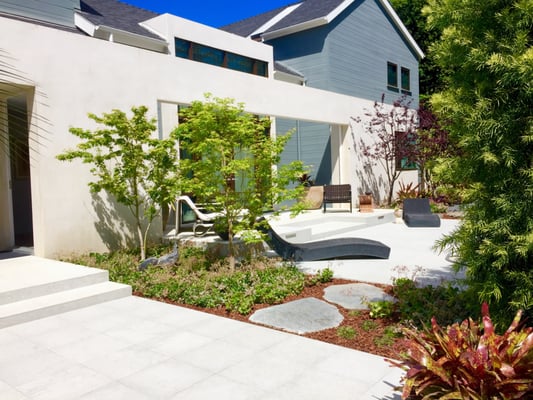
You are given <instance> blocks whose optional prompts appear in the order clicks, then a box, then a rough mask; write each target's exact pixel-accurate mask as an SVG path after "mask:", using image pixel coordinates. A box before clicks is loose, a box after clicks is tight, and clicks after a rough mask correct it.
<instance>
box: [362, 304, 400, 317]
mask: <svg viewBox="0 0 533 400" xmlns="http://www.w3.org/2000/svg"><path fill="white" fill-rule="evenodd" d="M368 308H369V309H370V313H369V315H370V318H389V317H391V316H392V314H393V313H394V303H393V302H392V301H388V300H378V301H373V302H370V303H368Z"/></svg>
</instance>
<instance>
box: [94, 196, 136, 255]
mask: <svg viewBox="0 0 533 400" xmlns="http://www.w3.org/2000/svg"><path fill="white" fill-rule="evenodd" d="M91 196H92V206H93V209H94V211H95V212H96V215H97V217H98V220H97V221H96V222H95V223H94V226H95V228H96V231H97V232H98V234H99V235H100V238H101V239H102V242H103V243H104V244H105V246H106V247H107V248H108V250H109V251H116V250H119V249H123V248H133V247H136V246H138V244H137V242H138V241H137V240H136V232H135V229H134V224H133V223H132V222H131V223H130V222H129V221H128V219H127V218H124V215H128V213H129V210H128V209H127V208H126V207H124V206H123V205H121V204H119V203H117V202H116V201H115V200H114V199H113V198H112V197H110V196H108V195H107V194H105V193H104V194H100V193H93V194H92V195H91Z"/></svg>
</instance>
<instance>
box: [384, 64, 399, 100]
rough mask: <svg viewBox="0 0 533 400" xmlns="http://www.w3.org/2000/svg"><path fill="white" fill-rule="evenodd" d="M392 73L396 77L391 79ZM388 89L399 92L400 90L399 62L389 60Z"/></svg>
mask: <svg viewBox="0 0 533 400" xmlns="http://www.w3.org/2000/svg"><path fill="white" fill-rule="evenodd" d="M391 68H392V70H391ZM391 73H393V74H394V79H391V78H392V77H391ZM393 81H394V82H393ZM387 89H388V90H390V91H393V92H397V93H398V92H399V91H400V89H399V87H398V64H396V63H393V62H391V61H387Z"/></svg>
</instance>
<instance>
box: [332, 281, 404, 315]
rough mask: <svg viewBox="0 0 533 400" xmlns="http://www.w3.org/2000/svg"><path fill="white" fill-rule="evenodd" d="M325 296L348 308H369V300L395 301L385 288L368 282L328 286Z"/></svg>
mask: <svg viewBox="0 0 533 400" xmlns="http://www.w3.org/2000/svg"><path fill="white" fill-rule="evenodd" d="M324 298H325V299H326V300H327V301H329V302H331V303H335V304H338V305H340V306H342V307H344V308H346V309H348V310H367V309H368V303H369V302H375V301H380V300H386V301H394V297H392V296H389V295H388V294H386V293H385V291H383V289H380V288H378V287H377V286H374V285H369V284H367V283H348V284H346V285H331V286H328V287H327V288H326V289H325V290H324Z"/></svg>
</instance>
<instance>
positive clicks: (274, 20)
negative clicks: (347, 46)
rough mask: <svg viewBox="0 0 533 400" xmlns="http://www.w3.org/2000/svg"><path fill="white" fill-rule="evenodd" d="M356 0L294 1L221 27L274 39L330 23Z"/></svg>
mask: <svg viewBox="0 0 533 400" xmlns="http://www.w3.org/2000/svg"><path fill="white" fill-rule="evenodd" d="M355 1H356V0H302V1H300V2H298V3H292V4H289V5H287V6H285V7H280V8H277V9H276V10H272V11H269V12H266V13H264V14H260V15H257V16H255V17H251V18H247V19H245V20H242V21H238V22H235V23H233V24H230V25H226V26H223V27H221V28H220V29H222V30H225V31H227V32H231V33H234V34H237V35H240V36H245V37H251V38H254V39H255V38H260V39H262V40H270V39H275V38H278V37H282V36H286V35H290V34H292V33H296V32H301V31H304V30H307V29H311V28H315V27H318V26H322V25H327V24H329V23H330V22H331V21H333V20H334V19H335V18H336V17H337V16H338V15H339V14H340V13H342V12H343V11H344V10H345V9H346V8H348V7H349V6H350V5H351V4H352V3H354V2H355ZM376 1H377V2H378V3H379V4H380V5H381V6H382V7H383V9H384V10H385V13H386V14H387V16H388V17H390V19H391V21H392V22H393V23H394V25H395V26H396V27H397V28H398V30H399V32H400V34H401V35H402V36H403V37H404V39H405V40H406V42H407V43H408V45H409V46H410V47H411V48H412V50H413V51H414V52H415V53H416V55H417V56H418V57H419V58H423V57H424V52H423V51H422V50H421V49H420V47H419V46H418V44H417V43H416V41H415V40H414V39H413V37H412V36H411V34H410V33H409V31H408V30H407V28H406V27H405V25H404V24H403V23H402V21H401V20H400V17H398V14H396V12H395V11H394V9H393V8H392V6H391V5H390V3H389V2H388V0H376Z"/></svg>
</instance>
